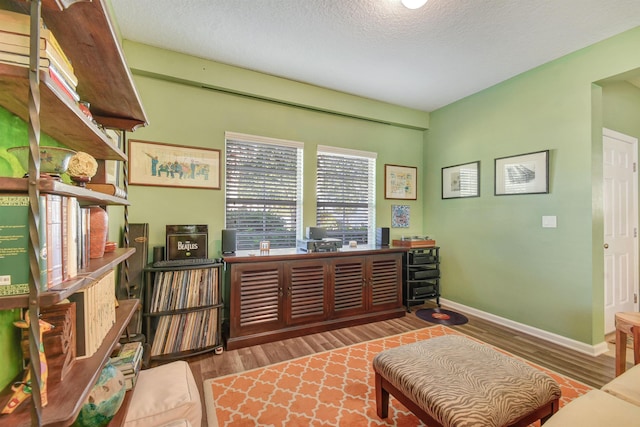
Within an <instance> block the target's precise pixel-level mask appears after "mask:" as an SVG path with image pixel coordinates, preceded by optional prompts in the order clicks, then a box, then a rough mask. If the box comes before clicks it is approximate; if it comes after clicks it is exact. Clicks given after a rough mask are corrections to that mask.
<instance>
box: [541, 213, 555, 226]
mask: <svg viewBox="0 0 640 427" xmlns="http://www.w3.org/2000/svg"><path fill="white" fill-rule="evenodd" d="M557 226H558V218H557V217H556V216H555V215H551V216H543V217H542V228H556V227H557Z"/></svg>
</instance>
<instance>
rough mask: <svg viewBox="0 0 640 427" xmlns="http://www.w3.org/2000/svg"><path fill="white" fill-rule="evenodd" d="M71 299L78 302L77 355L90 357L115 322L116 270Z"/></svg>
mask: <svg viewBox="0 0 640 427" xmlns="http://www.w3.org/2000/svg"><path fill="white" fill-rule="evenodd" d="M69 300H70V301H72V302H75V303H76V357H77V358H78V359H82V358H86V357H90V356H92V355H93V354H94V353H95V352H96V350H98V348H99V347H100V345H101V344H102V340H103V339H104V338H105V336H106V335H107V334H108V333H109V331H110V330H111V328H112V327H113V324H114V323H115V319H116V311H115V273H114V271H113V270H112V271H109V272H108V273H106V274H104V275H103V276H102V277H100V278H99V279H98V280H96V281H95V282H93V283H92V284H91V285H90V286H88V287H86V288H84V289H82V290H80V291H78V292H76V293H74V294H72V295H71V296H69Z"/></svg>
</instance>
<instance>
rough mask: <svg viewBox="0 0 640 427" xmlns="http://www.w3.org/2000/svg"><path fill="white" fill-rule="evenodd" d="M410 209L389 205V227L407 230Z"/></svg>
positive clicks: (404, 206) (403, 206) (406, 206)
mask: <svg viewBox="0 0 640 427" xmlns="http://www.w3.org/2000/svg"><path fill="white" fill-rule="evenodd" d="M410 209H411V208H410V207H409V206H408V205H391V227H393V228H409V225H410V223H411V215H410V213H411V210H410Z"/></svg>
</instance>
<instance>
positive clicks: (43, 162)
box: [7, 145, 76, 179]
mask: <svg viewBox="0 0 640 427" xmlns="http://www.w3.org/2000/svg"><path fill="white" fill-rule="evenodd" d="M39 151H40V175H41V177H43V178H55V179H60V175H61V174H63V173H65V172H66V171H67V167H68V166H69V160H70V159H71V156H73V155H74V154H76V152H75V151H73V150H69V149H67V148H62V147H48V146H40V150H39ZM7 152H8V153H11V154H13V155H14V156H15V158H16V159H18V162H19V163H20V166H22V169H24V170H25V171H26V172H27V173H29V147H28V146H26V145H25V146H21V147H11V148H7Z"/></svg>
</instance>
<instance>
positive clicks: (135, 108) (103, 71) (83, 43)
mask: <svg viewBox="0 0 640 427" xmlns="http://www.w3.org/2000/svg"><path fill="white" fill-rule="evenodd" d="M5 1H6V2H7V3H8V4H9V5H10V6H11V9H12V10H14V11H20V12H22V13H25V14H29V7H30V2H26V1H23V0H5ZM61 4H64V5H67V6H68V8H67V9H64V11H61V7H60V5H61ZM69 5H70V6H69ZM42 18H43V20H44V22H45V23H46V24H47V28H49V29H50V30H51V31H52V32H53V33H54V34H55V36H56V38H57V39H58V42H59V43H60V46H62V49H63V50H64V52H65V54H66V55H67V57H68V58H69V60H70V61H71V63H72V64H73V68H74V72H75V74H76V75H77V76H78V88H77V92H78V94H79V95H80V97H81V98H82V99H83V100H85V101H89V102H90V103H91V113H92V114H93V117H94V118H95V119H96V121H97V122H98V123H101V124H102V125H104V126H105V127H110V128H114V129H124V130H128V131H133V130H135V129H136V128H138V127H139V126H144V125H146V123H147V118H146V114H145V112H144V109H143V107H142V103H141V102H140V98H139V97H138V92H137V91H136V88H135V86H134V84H133V78H132V76H131V72H130V71H129V68H128V67H127V64H126V61H125V59H124V54H123V52H122V49H121V47H120V44H119V42H118V39H117V37H116V35H115V31H114V28H113V25H112V24H111V20H110V17H109V13H108V9H107V6H106V2H105V1H104V0H93V1H91V2H87V1H73V0H65V1H60V0H44V1H43V2H42ZM25 79H26V74H25ZM26 80H27V83H28V79H26ZM24 108H25V109H26V108H27V107H26V103H25V107H24ZM60 109H62V107H61V108H60ZM27 110H28V109H27ZM11 111H13V112H14V113H16V114H18V111H14V110H11ZM62 113H63V114H66V113H64V112H62ZM44 114H47V112H46V111H44ZM18 115H20V114H18ZM52 117H55V115H53V116H52ZM45 118H46V117H45ZM77 126H78V127H82V125H77ZM85 126H86V125H85ZM62 127H63V128H64V131H66V132H69V127H76V125H73V124H71V125H68V124H66V123H65V124H63V125H62ZM42 130H43V131H44V132H47V131H46V129H45V128H44V127H43V128H42ZM47 133H48V132H47ZM66 135H67V134H66V133H65V134H64V138H62V139H61V141H62V142H64V143H65V144H66V143H67V140H68V138H67V136H66ZM52 136H53V135H52ZM70 148H73V147H70ZM90 148H95V147H90ZM88 152H89V151H88ZM89 153H91V152H89ZM94 157H97V156H94ZM100 158H104V157H100ZM106 159H109V158H108V157H107V158H106ZM115 160H117V159H115Z"/></svg>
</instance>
